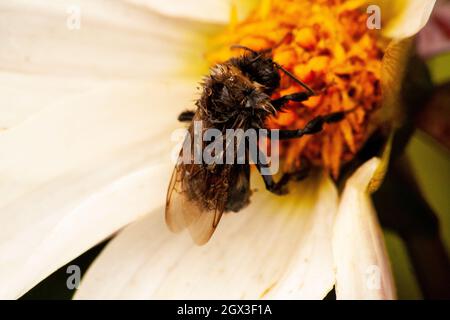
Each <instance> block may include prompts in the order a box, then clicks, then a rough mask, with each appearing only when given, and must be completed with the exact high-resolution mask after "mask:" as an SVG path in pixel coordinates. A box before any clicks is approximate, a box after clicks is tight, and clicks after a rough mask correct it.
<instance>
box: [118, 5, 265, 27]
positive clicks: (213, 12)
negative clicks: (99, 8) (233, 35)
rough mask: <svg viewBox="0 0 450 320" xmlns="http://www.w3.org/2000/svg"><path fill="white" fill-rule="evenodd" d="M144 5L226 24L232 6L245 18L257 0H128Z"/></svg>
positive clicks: (157, 10)
mask: <svg viewBox="0 0 450 320" xmlns="http://www.w3.org/2000/svg"><path fill="white" fill-rule="evenodd" d="M126 1H128V2H130V3H134V4H137V5H139V6H142V7H147V8H150V9H151V10H155V11H156V12H160V13H161V14H164V15H168V16H173V17H178V18H186V19H190V20H198V21H204V22H208V23H217V24H226V23H228V22H229V21H230V15H231V10H232V7H234V8H235V9H236V11H237V12H236V13H237V14H238V18H241V19H242V18H245V17H246V16H247V14H248V12H249V11H250V10H251V9H252V8H254V6H255V4H256V3H257V1H255V0H171V1H160V0H126Z"/></svg>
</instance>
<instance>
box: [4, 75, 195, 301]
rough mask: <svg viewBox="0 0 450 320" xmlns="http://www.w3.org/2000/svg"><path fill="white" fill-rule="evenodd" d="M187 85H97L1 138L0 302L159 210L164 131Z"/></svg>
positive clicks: (165, 160) (166, 154) (188, 91)
mask: <svg viewBox="0 0 450 320" xmlns="http://www.w3.org/2000/svg"><path fill="white" fill-rule="evenodd" d="M193 86H194V84H192V83H182V82H181V81H179V82H177V84H176V85H175V84H170V83H164V82H156V83H147V84H142V83H134V82H131V83H124V84H121V85H105V87H104V88H103V89H101V90H100V89H99V90H97V91H95V92H92V93H88V94H82V95H80V96H79V97H77V98H74V99H71V100H69V101H63V102H61V104H62V105H59V104H57V105H55V106H53V107H49V108H47V109H45V110H44V111H41V112H40V113H38V114H37V115H35V116H34V117H32V118H30V119H29V120H27V121H25V122H24V123H23V124H21V125H19V126H17V127H15V128H13V129H11V130H7V131H6V132H5V133H3V134H2V135H0V177H1V179H0V194H1V195H2V196H1V197H0V225H1V226H2V232H1V233H0V283H1V284H2V285H1V286H0V297H2V298H15V297H18V296H20V295H21V294H23V293H24V292H26V291H27V290H29V289H30V288H31V287H32V286H33V285H35V284H36V283H37V282H39V281H40V280H41V279H43V278H45V277H46V276H48V275H49V274H50V273H51V272H53V271H54V270H56V269H57V268H58V267H60V266H62V265H64V264H65V263H67V262H68V261H70V260H72V259H73V258H74V257H76V256H78V255H79V254H81V253H82V252H84V251H85V250H87V249H89V248H90V247H92V246H93V245H95V244H96V243H98V242H99V241H101V240H102V239H104V238H106V237H108V236H109V235H110V234H112V233H113V232H115V231H117V230H118V229H119V228H121V227H123V226H124V225H125V224H127V223H129V222H130V221H133V220H134V219H136V217H138V216H140V215H142V214H145V213H147V212H149V211H150V210H152V209H154V208H156V207H159V206H161V204H162V203H164V194H165V191H166V188H167V181H168V179H169V176H170V175H169V174H170V171H171V166H170V160H169V159H170V151H171V150H170V149H171V146H172V144H173V143H172V142H171V141H170V139H171V136H170V133H171V130H170V128H171V126H173V124H175V123H176V122H175V121H174V119H175V117H176V114H177V112H179V110H180V109H181V108H184V106H187V105H190V104H191V100H192V98H193V92H192V88H193Z"/></svg>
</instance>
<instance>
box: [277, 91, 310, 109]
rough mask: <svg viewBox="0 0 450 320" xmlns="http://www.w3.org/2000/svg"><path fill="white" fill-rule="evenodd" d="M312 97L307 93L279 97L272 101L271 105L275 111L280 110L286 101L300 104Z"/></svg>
mask: <svg viewBox="0 0 450 320" xmlns="http://www.w3.org/2000/svg"><path fill="white" fill-rule="evenodd" d="M312 95H313V93H311V92H309V91H302V92H297V93H293V94H288V95H285V96H282V97H279V98H278V99H275V100H272V101H271V103H272V105H273V106H274V108H275V109H277V110H280V109H281V108H282V107H283V106H284V105H285V104H286V103H287V102H288V101H294V102H302V101H306V100H308V99H309V97H311V96H312Z"/></svg>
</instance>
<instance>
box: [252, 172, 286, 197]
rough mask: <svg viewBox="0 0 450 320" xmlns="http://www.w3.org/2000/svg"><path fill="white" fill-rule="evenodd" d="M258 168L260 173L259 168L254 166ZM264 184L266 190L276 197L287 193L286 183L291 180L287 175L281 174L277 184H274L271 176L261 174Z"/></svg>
mask: <svg viewBox="0 0 450 320" xmlns="http://www.w3.org/2000/svg"><path fill="white" fill-rule="evenodd" d="M256 167H257V168H258V171H259V172H260V173H261V167H260V165H257V166H256ZM261 176H262V178H263V180H264V184H265V186H266V189H267V190H268V191H270V192H272V193H274V194H276V195H284V194H287V193H288V189H287V183H288V182H289V180H290V179H291V175H290V174H289V173H285V174H283V176H282V177H281V179H280V180H279V181H278V182H275V180H274V179H273V176H271V175H263V174H261Z"/></svg>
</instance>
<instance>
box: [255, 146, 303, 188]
mask: <svg viewBox="0 0 450 320" xmlns="http://www.w3.org/2000/svg"><path fill="white" fill-rule="evenodd" d="M258 157H259V161H257V162H256V167H257V168H258V171H259V173H260V174H261V176H262V178H263V180H264V184H265V186H266V189H267V190H268V191H270V192H272V193H274V194H277V195H284V194H287V193H288V188H287V184H288V182H289V181H291V180H295V181H300V180H303V179H304V178H306V177H307V176H308V173H309V169H310V165H309V163H307V162H306V160H304V161H302V163H303V165H302V167H301V168H300V169H299V170H297V171H295V172H287V173H284V174H283V175H282V176H281V178H280V180H278V181H277V182H275V180H274V177H273V175H267V174H262V173H261V171H262V169H263V168H265V167H266V166H267V163H268V161H267V158H266V156H265V154H264V153H263V152H261V150H260V152H259V156H258Z"/></svg>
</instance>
